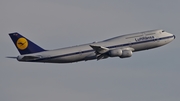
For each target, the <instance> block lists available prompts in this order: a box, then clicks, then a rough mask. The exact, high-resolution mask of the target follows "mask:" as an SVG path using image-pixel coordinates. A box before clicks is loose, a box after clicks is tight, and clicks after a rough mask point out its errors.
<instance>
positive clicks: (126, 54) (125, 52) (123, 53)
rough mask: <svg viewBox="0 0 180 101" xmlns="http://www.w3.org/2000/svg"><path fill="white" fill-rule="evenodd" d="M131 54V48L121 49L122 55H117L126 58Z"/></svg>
mask: <svg viewBox="0 0 180 101" xmlns="http://www.w3.org/2000/svg"><path fill="white" fill-rule="evenodd" d="M131 56H132V51H131V50H122V55H121V56H119V57H120V58H128V57H131Z"/></svg>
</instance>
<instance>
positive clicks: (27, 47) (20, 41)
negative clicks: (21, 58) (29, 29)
mask: <svg viewBox="0 0 180 101" xmlns="http://www.w3.org/2000/svg"><path fill="white" fill-rule="evenodd" d="M9 36H10V37H11V39H12V41H13V42H14V44H15V46H16V48H17V49H18V51H19V53H20V54H21V55H23V54H31V53H37V52H42V51H45V50H44V49H43V48H41V47H39V46H38V45H36V44H35V43H33V42H31V41H30V40H28V39H27V38H25V37H24V36H22V35H20V34H19V33H17V32H15V33H10V34H9Z"/></svg>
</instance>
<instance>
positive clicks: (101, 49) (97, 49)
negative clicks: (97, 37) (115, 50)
mask: <svg viewBox="0 0 180 101" xmlns="http://www.w3.org/2000/svg"><path fill="white" fill-rule="evenodd" d="M90 46H91V48H93V50H94V51H95V52H97V53H99V54H103V53H106V52H108V51H109V48H106V47H103V46H95V45H90Z"/></svg>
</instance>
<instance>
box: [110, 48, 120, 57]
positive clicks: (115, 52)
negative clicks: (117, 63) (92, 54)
mask: <svg viewBox="0 0 180 101" xmlns="http://www.w3.org/2000/svg"><path fill="white" fill-rule="evenodd" d="M108 55H109V56H110V57H120V56H121V55H122V50H121V49H114V50H110V51H109V52H108Z"/></svg>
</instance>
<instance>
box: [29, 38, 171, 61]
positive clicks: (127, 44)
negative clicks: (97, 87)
mask: <svg viewBox="0 0 180 101" xmlns="http://www.w3.org/2000/svg"><path fill="white" fill-rule="evenodd" d="M173 37H174V36H168V37H163V38H156V39H152V40H146V41H140V42H133V43H126V44H121V45H115V46H109V47H107V48H116V47H123V46H129V45H135V44H141V43H147V42H152V41H159V40H164V39H169V38H173ZM93 51H94V50H85V51H81V53H88V52H93ZM76 54H79V52H74V53H68V54H63V55H57V56H53V57H47V58H42V59H37V60H32V61H31V62H40V61H43V60H48V59H54V58H59V57H64V56H70V55H76Z"/></svg>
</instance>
